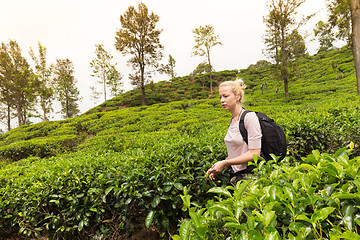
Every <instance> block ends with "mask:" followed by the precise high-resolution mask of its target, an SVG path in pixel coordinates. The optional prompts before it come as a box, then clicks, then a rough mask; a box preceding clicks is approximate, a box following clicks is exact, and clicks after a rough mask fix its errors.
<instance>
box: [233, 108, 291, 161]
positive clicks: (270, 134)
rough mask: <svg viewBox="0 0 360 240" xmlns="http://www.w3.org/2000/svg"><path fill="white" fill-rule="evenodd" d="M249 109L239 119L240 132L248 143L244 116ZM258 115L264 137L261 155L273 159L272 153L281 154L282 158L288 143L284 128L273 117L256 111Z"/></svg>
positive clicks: (266, 158)
mask: <svg viewBox="0 0 360 240" xmlns="http://www.w3.org/2000/svg"><path fill="white" fill-rule="evenodd" d="M248 112H251V111H249V110H246V111H244V112H243V114H242V115H241V118H240V121H239V129H240V133H241V135H242V137H243V139H244V141H245V142H246V144H248V133H247V130H246V129H245V124H244V118H245V116H246V114H247V113H248ZM255 113H256V116H257V117H258V118H259V122H260V127H261V132H262V138H261V157H263V158H264V159H265V160H270V159H272V158H271V156H270V153H272V154H274V155H275V156H280V160H281V159H283V158H284V157H285V156H286V151H287V144H286V136H285V133H284V131H283V130H282V128H281V127H280V126H279V125H278V124H277V123H276V122H275V121H274V120H273V119H271V118H269V117H268V116H266V115H265V114H264V113H261V112H255Z"/></svg>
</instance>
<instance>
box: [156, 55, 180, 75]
mask: <svg viewBox="0 0 360 240" xmlns="http://www.w3.org/2000/svg"><path fill="white" fill-rule="evenodd" d="M168 61H169V63H168V64H166V65H162V66H161V67H160V69H159V72H160V73H165V74H167V75H169V76H170V77H171V78H174V77H176V73H175V70H174V68H175V63H176V61H175V59H174V58H173V57H172V56H171V55H170V54H169V59H168Z"/></svg>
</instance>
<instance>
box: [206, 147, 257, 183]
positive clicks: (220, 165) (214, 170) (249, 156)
mask: <svg viewBox="0 0 360 240" xmlns="http://www.w3.org/2000/svg"><path fill="white" fill-rule="evenodd" d="M260 151H261V149H260V148H259V149H249V151H247V152H246V153H244V154H242V155H240V156H238V157H236V158H231V159H229V158H226V159H225V160H222V161H219V162H217V163H215V164H214V165H213V166H212V167H211V168H210V169H209V170H208V171H207V172H206V174H207V176H208V177H209V178H210V179H211V180H214V179H215V176H216V175H217V174H219V173H221V172H222V170H224V168H226V167H228V166H231V165H238V164H242V163H248V162H250V161H252V160H253V155H254V154H256V155H258V156H260Z"/></svg>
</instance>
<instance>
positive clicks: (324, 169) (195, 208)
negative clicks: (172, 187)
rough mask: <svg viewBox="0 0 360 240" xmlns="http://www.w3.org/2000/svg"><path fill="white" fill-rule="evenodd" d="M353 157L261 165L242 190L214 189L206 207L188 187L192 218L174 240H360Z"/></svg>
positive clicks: (359, 164)
mask: <svg viewBox="0 0 360 240" xmlns="http://www.w3.org/2000/svg"><path fill="white" fill-rule="evenodd" d="M350 152H351V151H349V150H346V149H340V150H338V151H337V152H336V153H335V154H332V155H330V154H320V153H319V151H313V153H312V154H310V155H308V156H307V157H304V158H303V159H302V162H301V163H300V162H299V163H295V164H289V162H288V161H287V160H289V159H287V160H285V161H284V162H281V163H279V162H277V161H276V160H273V161H270V162H267V163H266V164H264V162H260V163H259V164H258V168H257V173H256V174H255V175H254V177H253V178H252V179H248V180H242V181H239V182H238V183H237V186H236V188H234V187H232V186H228V187H226V188H224V187H214V188H211V189H210V190H209V191H208V192H209V193H210V194H215V198H214V199H215V200H214V199H212V200H208V201H207V203H206V204H199V203H198V202H191V201H190V200H191V199H192V198H194V196H192V195H191V194H189V193H188V191H187V188H186V186H185V187H184V193H183V195H181V198H182V200H183V206H184V209H185V210H187V211H188V218H186V219H183V220H182V223H181V225H180V228H179V235H175V236H173V239H184V240H185V239H340V238H346V239H358V238H359V237H360V236H359V235H358V231H359V230H360V221H359V218H360V213H359V208H360V206H359V199H360V179H359V177H358V171H359V168H360V158H359V157H357V158H350V157H349V153H350ZM256 165H257V164H256Z"/></svg>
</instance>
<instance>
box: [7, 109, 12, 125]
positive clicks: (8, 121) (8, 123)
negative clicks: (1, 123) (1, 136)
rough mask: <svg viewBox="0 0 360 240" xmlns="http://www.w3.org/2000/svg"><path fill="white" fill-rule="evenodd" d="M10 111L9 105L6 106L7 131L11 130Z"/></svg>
mask: <svg viewBox="0 0 360 240" xmlns="http://www.w3.org/2000/svg"><path fill="white" fill-rule="evenodd" d="M10 114H11V109H10V105H8V106H7V127H8V131H10V130H11V116H10Z"/></svg>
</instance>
